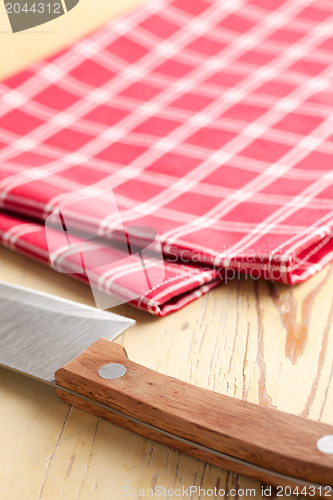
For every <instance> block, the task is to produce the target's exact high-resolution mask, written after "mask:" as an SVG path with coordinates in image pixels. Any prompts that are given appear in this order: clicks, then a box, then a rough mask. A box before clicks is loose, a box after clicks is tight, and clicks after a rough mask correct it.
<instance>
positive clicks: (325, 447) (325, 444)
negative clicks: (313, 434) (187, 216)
mask: <svg viewBox="0 0 333 500" xmlns="http://www.w3.org/2000/svg"><path fill="white" fill-rule="evenodd" d="M317 448H318V450H319V451H321V452H322V453H326V454H327V455H333V434H329V435H327V436H323V437H321V438H320V439H318V441H317Z"/></svg>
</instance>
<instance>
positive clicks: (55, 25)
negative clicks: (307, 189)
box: [0, 0, 333, 500]
mask: <svg viewBox="0 0 333 500" xmlns="http://www.w3.org/2000/svg"><path fill="white" fill-rule="evenodd" d="M137 3H139V1H138V0H123V1H122V2H115V1H114V0H99V1H98V2H94V1H92V0H80V2H79V4H78V5H77V6H76V7H75V8H74V9H73V10H72V11H71V12H70V13H69V14H67V15H66V16H63V17H61V18H59V19H57V20H54V21H53V22H52V23H50V24H49V25H45V26H44V27H39V28H38V29H36V30H33V33H31V32H30V33H29V32H26V33H25V32H22V33H18V34H15V35H13V34H12V33H10V32H9V23H8V19H7V18H6V14H5V12H4V9H0V32H1V33H0V44H1V50H0V78H1V79H2V78H4V77H6V76H8V75H10V74H12V73H13V72H15V71H17V70H18V69H20V68H23V67H25V66H27V65H29V64H30V63H31V62H32V61H35V60H38V59H39V58H41V57H45V56H46V55H48V54H51V53H52V52H54V51H57V50H59V49H60V48H62V47H64V46H66V45H68V44H69V43H71V42H72V41H73V40H75V39H76V38H78V37H80V36H82V34H84V33H88V32H90V31H92V30H93V29H95V28H96V27H98V26H100V25H102V24H103V23H104V22H105V21H106V20H107V19H111V18H112V17H113V16H114V15H116V14H118V13H120V12H123V11H124V10H127V9H128V8H130V7H131V6H132V5H134V4H137ZM0 279H4V280H7V281H9V282H11V283H17V284H21V285H25V286H29V287H31V288H35V289H37V290H41V291H45V292H48V293H54V294H56V295H59V296H63V297H66V298H68V299H71V300H76V301H78V302H82V303H84V304H88V305H94V302H93V299H92V295H91V293H90V291H89V288H88V287H86V286H85V285H83V284H81V283H79V282H76V281H74V280H72V279H70V278H68V277H67V276H65V275H61V274H57V273H55V272H54V271H52V270H49V269H47V268H44V267H43V266H41V265H39V264H37V263H35V262H33V261H30V260H28V259H26V258H24V257H22V256H20V255H16V254H14V253H13V252H11V251H10V250H5V249H0ZM114 312H118V313H120V314H124V315H126V316H129V317H132V318H134V319H136V321H137V324H136V326H135V327H133V328H131V329H130V330H129V331H128V332H125V333H124V334H123V335H122V336H120V337H119V338H118V339H117V342H119V343H122V344H123V345H124V346H126V350H127V352H128V354H129V357H130V358H131V359H133V360H134V361H136V362H137V363H140V364H142V365H144V366H146V367H148V368H151V369H153V370H158V371H160V372H161V373H165V374H167V375H170V376H174V377H176V378H178V379H180V380H183V381H187V382H191V383H193V384H195V385H197V386H199V387H203V388H209V389H212V390H215V391H217V392H218V393H221V394H225V395H230V396H235V397H237V398H239V399H244V400H248V401H251V402H254V403H259V404H260V405H262V406H265V407H273V408H278V409H280V410H283V411H286V412H288V413H291V414H295V415H303V416H305V417H310V418H312V419H314V420H319V421H322V422H326V423H330V424H333V413H332V408H333V376H332V364H333V326H332V314H333V267H332V266H328V267H326V268H325V269H324V270H323V271H322V272H321V273H319V274H317V275H316V276H314V277H313V278H312V279H310V280H309V281H308V282H307V283H304V284H302V285H299V286H296V287H293V288H290V287H287V286H284V285H277V284H268V283H266V282H262V281H255V282H254V281H250V280H248V281H247V280H245V279H242V280H237V281H232V282H229V283H228V284H227V285H226V286H224V285H222V286H221V287H219V288H218V289H216V290H213V291H212V292H210V293H209V294H208V295H206V296H204V297H202V298H201V299H199V300H197V301H195V302H194V303H192V304H190V305H188V306H186V308H185V309H183V310H181V311H178V312H177V313H175V314H173V315H171V316H168V317H166V318H163V319H157V318H153V317H151V316H149V315H148V314H147V313H143V312H140V311H136V310H134V309H133V308H131V307H130V306H127V305H123V306H119V307H117V308H115V309H114ZM147 346H148V347H147ZM0 449H1V454H0V463H1V467H0V498H1V500H13V499H16V498H22V499H24V500H37V499H38V500H59V498H65V499H70V500H72V499H78V500H106V499H107V500H119V499H122V498H126V497H125V496H124V489H123V488H124V486H129V487H131V488H133V489H136V490H137V491H139V490H140V489H146V488H156V487H157V486H162V487H165V488H166V489H170V488H173V489H177V488H181V487H185V488H188V487H189V486H197V487H199V486H200V487H201V488H203V489H205V490H208V489H210V488H215V487H216V488H218V489H219V488H221V489H224V490H225V492H226V497H228V498H237V492H238V496H239V497H245V496H246V495H245V494H244V493H246V492H247V493H248V494H247V496H252V498H253V497H254V496H255V497H256V498H259V499H260V498H261V486H260V483H259V482H256V481H253V480H250V479H248V478H245V477H243V476H238V475H237V474H232V473H229V472H227V471H226V470H223V469H221V468H218V467H215V466H212V465H208V464H206V463H204V462H202V461H200V460H196V459H194V458H191V457H189V456H187V455H184V454H183V453H179V452H177V451H174V450H171V449H170V448H169V447H166V446H163V445H162V444H158V443H156V442H154V441H152V440H149V439H145V438H142V437H140V436H139V435H137V434H135V433H133V432H130V431H128V430H125V429H121V428H119V427H118V426H115V425H113V424H112V423H110V422H108V421H107V420H105V419H100V418H98V417H96V416H94V415H91V414H89V413H86V412H83V411H81V410H79V409H76V408H72V407H69V406H68V405H67V404H65V403H64V402H63V401H62V400H61V399H60V398H59V397H58V396H57V394H56V392H55V391H53V390H52V389H51V388H50V387H48V386H43V385H42V384H39V383H37V382H36V381H33V380H31V379H28V378H25V377H22V376H20V375H17V374H14V373H10V372H8V371H5V370H2V369H0ZM242 490H243V495H242ZM246 490H247V491H246ZM233 491H234V492H235V493H236V495H233V496H231V494H232V492H233ZM252 491H254V494H253V493H251V492H252ZM273 493H274V492H273ZM273 497H274V495H273ZM132 498H134V497H132ZM136 498H139V497H138V496H137V497H136ZM165 498H167V497H165ZM201 498H204V497H203V496H202V495H201ZM210 498H214V496H213V497H210ZM219 498H220V497H219ZM279 498H287V497H285V496H284V495H283V494H282V495H281V496H280V497H279ZM288 498H290V497H289V496H288ZM197 499H199V493H198V492H193V494H192V500H197Z"/></svg>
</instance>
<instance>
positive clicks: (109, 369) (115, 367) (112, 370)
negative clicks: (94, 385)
mask: <svg viewBox="0 0 333 500" xmlns="http://www.w3.org/2000/svg"><path fill="white" fill-rule="evenodd" d="M125 373H126V367H125V366H124V365H121V364H120V363H110V364H109V365H105V366H102V368H100V369H99V370H98V375H99V376H100V377H101V378H105V379H108V380H111V379H113V378H120V377H122V376H123V375H125Z"/></svg>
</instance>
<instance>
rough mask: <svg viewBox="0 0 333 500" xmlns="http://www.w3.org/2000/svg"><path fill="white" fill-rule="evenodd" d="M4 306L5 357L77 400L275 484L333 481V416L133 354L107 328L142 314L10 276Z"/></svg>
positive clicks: (319, 485)
mask: <svg viewBox="0 0 333 500" xmlns="http://www.w3.org/2000/svg"><path fill="white" fill-rule="evenodd" d="M0 315H1V316H0V318H1V324H0V364H1V365H2V366H3V367H5V368H9V369H11V370H15V371H18V372H21V373H24V374H26V375H29V376H31V377H34V378H37V379H38V380H40V381H43V382H46V383H48V384H50V385H52V386H53V387H55V388H56V390H57V392H58V394H59V396H60V397H61V398H62V399H63V400H65V401H66V402H68V403H69V404H72V405H74V406H77V407H79V408H81V409H83V410H85V411H89V412H91V413H94V414H96V415H99V416H102V417H105V418H107V419H108V420H110V421H112V422H114V423H116V424H118V425H121V426H122V427H125V428H127V429H130V430H132V431H134V432H137V433H139V434H141V435H143V436H145V437H147V438H150V439H154V440H156V441H159V442H161V443H163V444H166V445H168V446H171V447H173V448H175V449H178V450H180V451H182V452H185V453H187V454H189V455H192V456H194V457H196V458H199V459H202V460H204V461H207V462H210V463H212V464H214V465H217V466H220V467H223V468H226V469H229V470H232V471H234V472H237V473H241V474H245V475H247V476H250V477H253V478H255V479H258V480H261V481H265V482H270V483H271V484H273V485H283V486H285V485H288V486H292V487H294V486H301V487H302V488H304V487H305V488H307V490H306V491H307V492H311V496H321V495H323V496H325V492H327V490H326V489H325V488H327V487H331V486H333V449H332V446H331V445H332V443H333V426H330V425H327V424H323V423H319V422H315V421H311V420H309V419H306V418H304V417H298V416H294V415H289V414H287V413H283V412H280V411H278V410H275V409H271V408H265V407H261V406H259V405H255V404H252V403H249V402H245V401H240V400H237V399H234V398H231V397H229V396H224V395H222V394H218V393H215V392H213V391H209V390H207V389H202V388H199V387H196V386H193V385H191V384H188V383H185V382H182V381H180V380H177V379H174V378H172V377H168V376H166V375H162V374H159V373H157V372H155V371H153V370H150V369H148V368H145V367H143V366H140V365H138V364H136V363H134V362H132V361H131V360H129V359H128V357H127V354H126V351H125V350H124V348H123V347H121V346H120V345H118V344H116V343H115V342H111V341H110V340H106V339H105V338H101V337H103V335H105V336H107V337H108V338H114V337H115V336H116V335H117V334H119V333H121V332H122V331H123V330H124V329H125V328H127V327H128V326H130V325H131V324H133V323H134V322H133V320H130V319H128V318H122V317H120V316H117V315H114V314H112V313H110V312H106V311H100V310H96V309H94V308H91V307H87V306H82V305H79V304H77V303H75V302H72V301H67V300H64V299H59V298H56V297H53V296H51V295H46V294H42V293H39V292H34V291H31V290H28V289H25V288H23V287H17V286H13V285H9V284H6V283H4V282H0ZM311 488H312V489H311ZM330 491H331V492H332V489H331V490H330ZM308 494H309V493H308ZM326 496H327V495H326Z"/></svg>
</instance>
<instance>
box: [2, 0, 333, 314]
mask: <svg viewBox="0 0 333 500" xmlns="http://www.w3.org/2000/svg"><path fill="white" fill-rule="evenodd" d="M332 57H333V4H332V2H331V0H279V1H278V2H277V1H276V0H223V1H220V0H191V1H189V0H152V1H150V2H149V3H148V4H146V5H145V6H143V7H140V8H138V9H137V10H136V11H134V12H133V13H131V14H130V15H127V16H124V17H122V18H120V19H116V20H114V21H112V22H111V23H110V24H108V25H107V26H106V27H104V28H103V29H100V30H99V31H97V32H96V33H94V34H92V35H91V36H89V37H88V38H85V39H84V40H81V41H79V42H78V43H76V44H74V45H73V46H72V47H70V48H69V49H67V50H65V51H63V52H61V53H60V54H58V55H56V56H55V57H52V58H50V59H49V60H47V61H44V62H40V63H38V64H35V65H34V66H33V67H31V68H29V69H27V70H25V71H23V72H21V73H20V74H18V75H16V76H14V77H12V78H9V79H8V80H6V81H5V82H2V83H1V84H0V175H1V180H0V199H1V206H2V208H3V209H4V210H5V211H3V212H2V214H1V215H0V232H1V240H2V243H3V244H4V245H7V246H10V247H11V248H14V249H17V250H18V251H21V252H23V253H25V254H26V255H30V256H31V257H34V258H37V259H39V260H41V261H43V262H48V252H47V247H46V241H45V230H44V226H43V221H44V220H45V218H46V217H47V215H48V214H49V213H51V212H52V211H53V210H54V209H55V208H57V207H59V206H61V205H62V204H63V203H66V201H68V200H70V199H71V196H72V195H73V192H82V193H85V192H90V191H89V190H91V189H92V192H93V188H99V189H106V188H112V189H113V192H114V194H115V196H116V200H117V204H118V209H119V211H120V215H121V217H122V220H123V222H124V224H130V225H145V226H151V227H154V228H156V230H157V231H158V234H159V237H160V239H161V241H162V244H163V252H164V255H165V256H168V257H169V261H166V276H165V279H164V281H163V283H160V284H159V286H155V287H153V288H152V289H151V290H149V291H147V293H146V294H145V295H144V296H142V297H140V298H139V299H137V300H133V301H132V303H133V304H134V305H136V306H138V307H141V308H143V309H146V310H149V311H150V312H152V313H154V314H157V315H160V316H163V315H165V314H167V313H169V312H171V311H173V310H177V309H179V308H180V307H182V306H183V305H184V304H186V303H188V302H190V301H191V300H193V299H194V298H196V297H198V296H200V295H201V294H202V293H204V292H206V291H208V290H209V289H211V288H212V287H213V286H216V285H217V284H218V283H219V282H220V281H221V280H223V279H224V278H223V276H224V275H222V274H221V268H228V269H231V270H232V269H234V270H235V269H237V270H238V269H239V268H240V269H241V271H242V272H245V271H248V272H251V273H252V277H255V278H256V277H258V276H259V275H260V276H262V277H264V278H267V279H273V280H277V281H282V282H284V283H290V284H294V283H298V282H302V281H304V280H305V279H307V278H308V277H309V276H311V275H312V274H314V273H315V272H316V271H318V270H319V269H321V268H322V267H323V266H324V265H325V264H327V263H328V262H329V261H331V260H332V259H333V242H332V229H333V171H332V152H333V63H332V62H333V59H332ZM6 210H8V211H10V212H6ZM88 215H89V214H85V213H77V214H76V216H77V220H78V221H80V220H85V218H86V217H87V216H88ZM28 217H29V218H30V219H29V220H28ZM90 219H91V218H90ZM108 222H109V221H107V220H105V219H103V220H101V219H100V218H98V217H97V216H96V217H95V218H94V217H92V224H93V226H95V228H96V231H98V230H99V228H101V227H104V228H105V227H107V226H108ZM114 272H115V273H116V269H115V270H114ZM79 278H81V279H85V278H84V277H83V276H79ZM119 279H120V282H121V283H122V284H124V282H123V281H122V280H124V279H125V278H124V277H123V278H122V277H120V278H119ZM131 281H132V283H135V272H134V273H131ZM103 283H104V284H103V287H102V288H103V289H104V290H108V286H109V285H110V283H111V284H112V275H111V276H110V275H108V276H107V279H104V281H103ZM124 286H125V287H126V286H131V285H130V284H128V283H127V282H126V283H125V285H124ZM133 286H134V285H133ZM110 287H111V285H110Z"/></svg>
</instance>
